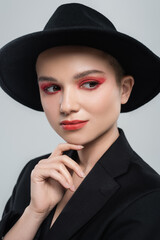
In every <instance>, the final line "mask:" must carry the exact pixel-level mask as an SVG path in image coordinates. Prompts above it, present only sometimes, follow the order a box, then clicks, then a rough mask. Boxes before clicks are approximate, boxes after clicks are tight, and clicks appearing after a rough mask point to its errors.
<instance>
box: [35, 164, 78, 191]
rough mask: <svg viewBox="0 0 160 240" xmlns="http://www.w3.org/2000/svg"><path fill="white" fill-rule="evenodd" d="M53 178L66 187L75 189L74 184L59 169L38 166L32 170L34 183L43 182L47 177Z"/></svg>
mask: <svg viewBox="0 0 160 240" xmlns="http://www.w3.org/2000/svg"><path fill="white" fill-rule="evenodd" d="M49 178H51V179H52V180H55V181H57V182H58V183H60V184H61V185H62V186H63V187H64V188H67V189H68V188H70V189H71V190H72V191H75V189H74V186H73V185H72V184H71V185H70V184H69V183H68V182H67V181H66V178H65V177H64V176H63V175H62V174H61V173H60V172H58V171H57V170H55V169H52V168H39V167H38V166H37V167H36V168H35V169H34V170H33V171H32V174H31V179H32V181H33V182H34V183H43V182H45V181H46V179H49Z"/></svg>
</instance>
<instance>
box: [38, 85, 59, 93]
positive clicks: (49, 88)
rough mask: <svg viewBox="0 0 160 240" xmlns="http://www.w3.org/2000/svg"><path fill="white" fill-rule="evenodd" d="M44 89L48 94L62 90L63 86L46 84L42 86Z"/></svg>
mask: <svg viewBox="0 0 160 240" xmlns="http://www.w3.org/2000/svg"><path fill="white" fill-rule="evenodd" d="M42 89H43V91H44V92H46V93H48V94H52V93H56V92H58V91H60V90H61V88H60V87H59V86H58V85H49V86H44V87H42Z"/></svg>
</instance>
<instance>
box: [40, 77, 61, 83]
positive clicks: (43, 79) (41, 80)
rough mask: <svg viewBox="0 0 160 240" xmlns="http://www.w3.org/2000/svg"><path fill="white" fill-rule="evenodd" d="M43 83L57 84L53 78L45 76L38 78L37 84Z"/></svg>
mask: <svg viewBox="0 0 160 240" xmlns="http://www.w3.org/2000/svg"><path fill="white" fill-rule="evenodd" d="M43 81H49V82H58V81H57V80H56V79H55V78H53V77H46V76H41V77H38V82H43Z"/></svg>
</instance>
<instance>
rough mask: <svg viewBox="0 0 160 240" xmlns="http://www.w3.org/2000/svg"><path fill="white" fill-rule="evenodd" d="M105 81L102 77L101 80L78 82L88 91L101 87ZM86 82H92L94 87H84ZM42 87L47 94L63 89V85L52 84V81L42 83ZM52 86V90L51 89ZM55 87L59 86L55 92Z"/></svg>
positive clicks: (80, 86) (81, 87) (79, 85)
mask: <svg viewBox="0 0 160 240" xmlns="http://www.w3.org/2000/svg"><path fill="white" fill-rule="evenodd" d="M102 82H104V79H101V80H99V81H98V80H92V79H91V80H89V79H88V80H84V81H81V82H80V83H79V84H78V87H79V88H80V89H84V90H88V91H92V90H94V89H96V88H98V87H99V85H100V84H101V83H102ZM85 84H92V85H94V86H93V87H91V88H86V87H84V85H85ZM40 88H41V89H42V91H44V92H45V93H46V94H49V95H50V94H56V93H58V92H59V91H60V90H61V87H60V86H59V85H57V84H51V83H42V84H40ZM50 88H52V91H49V89H50ZM53 88H57V90H56V91H55V92H53Z"/></svg>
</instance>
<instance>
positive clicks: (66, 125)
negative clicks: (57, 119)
mask: <svg viewBox="0 0 160 240" xmlns="http://www.w3.org/2000/svg"><path fill="white" fill-rule="evenodd" d="M87 122H88V121H82V120H73V121H69V120H64V121H62V122H61V123H60V125H61V126H62V128H63V129H64V130H77V129H80V128H82V127H83V126H84V125H86V123H87Z"/></svg>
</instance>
